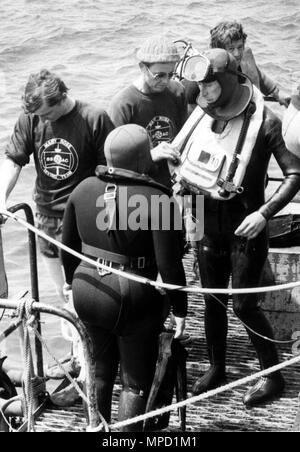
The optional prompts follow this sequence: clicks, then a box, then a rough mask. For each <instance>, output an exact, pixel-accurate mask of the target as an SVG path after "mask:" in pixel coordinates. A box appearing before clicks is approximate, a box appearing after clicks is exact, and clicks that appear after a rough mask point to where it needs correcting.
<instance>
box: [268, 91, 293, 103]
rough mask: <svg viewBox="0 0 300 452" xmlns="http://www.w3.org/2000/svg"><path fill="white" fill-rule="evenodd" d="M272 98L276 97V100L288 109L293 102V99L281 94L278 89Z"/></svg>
mask: <svg viewBox="0 0 300 452" xmlns="http://www.w3.org/2000/svg"><path fill="white" fill-rule="evenodd" d="M271 96H272V97H274V99H275V100H277V102H278V103H279V104H280V105H283V106H284V107H286V108H287V107H288V106H289V103H290V101H291V98H290V97H287V96H284V95H283V94H281V92H280V91H279V89H278V88H276V89H275V91H274V92H273V93H272V94H271Z"/></svg>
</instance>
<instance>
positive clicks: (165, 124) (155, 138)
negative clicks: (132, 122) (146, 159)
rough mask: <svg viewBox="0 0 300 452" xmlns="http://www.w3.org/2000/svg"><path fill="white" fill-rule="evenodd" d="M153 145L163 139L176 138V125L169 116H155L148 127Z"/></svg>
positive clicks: (168, 140)
mask: <svg viewBox="0 0 300 452" xmlns="http://www.w3.org/2000/svg"><path fill="white" fill-rule="evenodd" d="M146 129H147V132H148V134H149V136H150V139H151V141H152V144H153V147H155V146H157V145H158V144H159V143H161V142H162V141H167V142H168V143H170V141H171V140H172V139H173V138H174V130H175V128H174V125H173V122H172V121H171V119H170V118H168V117H167V116H154V118H152V119H151V121H150V122H149V124H148V125H147V127H146Z"/></svg>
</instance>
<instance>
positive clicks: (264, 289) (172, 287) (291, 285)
mask: <svg viewBox="0 0 300 452" xmlns="http://www.w3.org/2000/svg"><path fill="white" fill-rule="evenodd" d="M0 214H1V215H3V216H7V217H10V218H12V219H13V220H15V221H17V222H18V223H20V224H21V225H23V226H24V227H26V228H27V229H29V230H31V231H33V232H34V233H35V234H36V235H38V236H40V237H43V238H44V239H45V240H47V241H48V242H50V243H53V244H54V245H56V246H57V247H59V248H60V249H62V250H64V251H66V252H67V253H69V254H72V255H73V256H74V257H77V259H80V260H82V261H84V262H87V263H88V264H90V265H92V266H94V267H96V268H98V269H99V268H100V269H104V270H107V271H109V272H110V273H114V274H116V275H119V276H122V277H123V278H127V279H129V280H132V281H135V282H139V283H141V284H148V285H150V286H153V287H159V288H161V289H167V290H180V291H183V292H188V293H199V294H205V293H207V294H212V293H215V294H226V295H232V294H237V295H238V294H254V293H267V292H275V291H279V290H285V289H293V288H295V287H299V286H300V281H296V282H291V283H285V284H278V285H276V286H275V285H273V286H264V287H250V288H243V289H232V288H231V289H219V288H218V289H217V288H207V287H205V288H204V287H188V286H179V285H176V284H169V283H163V282H158V281H153V280H151V279H149V278H144V277H142V276H139V275H135V274H133V273H127V272H125V271H122V270H118V269H116V268H112V267H109V266H107V265H104V264H101V263H99V262H96V261H94V260H93V259H90V258H88V257H87V256H84V255H83V254H81V253H79V252H77V251H74V250H72V249H71V248H69V247H68V246H66V245H64V244H63V243H61V242H59V241H57V240H55V239H53V238H52V237H50V236H48V235H47V234H45V233H44V232H42V231H39V230H38V229H37V228H36V227H34V226H32V225H31V224H29V223H27V221H25V220H23V219H22V218H20V217H18V216H17V215H15V214H13V213H11V212H9V211H7V210H6V211H3V212H0Z"/></svg>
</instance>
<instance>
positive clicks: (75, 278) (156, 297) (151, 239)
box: [62, 124, 187, 431]
mask: <svg viewBox="0 0 300 452" xmlns="http://www.w3.org/2000/svg"><path fill="white" fill-rule="evenodd" d="M105 156H106V160H107V167H106V166H105V167H104V166H98V167H97V170H96V176H95V177H90V178H88V179H86V180H85V181H84V182H83V183H81V184H80V185H79V186H78V187H77V188H76V189H75V190H74V191H73V193H72V195H71V197H70V199H69V201H68V204H67V207H66V212H65V216H64V224H63V243H64V244H65V245H67V246H69V247H71V248H73V249H75V250H78V251H79V250H82V252H83V253H84V254H85V255H86V256H88V257H89V258H90V259H93V260H95V261H98V262H100V263H103V264H105V265H106V266H108V267H111V268H113V269H119V270H124V271H126V272H130V273H131V274H137V275H139V276H142V277H145V278H150V279H152V280H153V279H154V280H155V279H156V276H157V272H158V271H159V272H160V274H161V277H162V280H163V281H164V282H168V283H172V284H180V285H185V276H184V270H183V266H182V262H181V252H180V243H179V238H178V234H179V232H178V230H176V229H175V222H174V220H175V216H176V212H177V219H179V223H181V218H180V213H179V212H178V211H177V209H178V208H177V204H176V203H171V204H170V205H169V200H170V197H171V192H170V191H169V190H168V189H167V188H166V187H165V186H163V185H161V184H158V183H157V182H155V181H154V180H153V179H151V178H150V177H148V176H146V175H145V174H147V173H148V171H149V168H150V167H151V165H152V160H151V157H150V141H149V137H148V134H147V132H146V130H145V129H144V128H143V127H141V126H138V125H136V124H127V125H123V126H120V127H118V128H116V129H115V130H114V131H112V132H111V133H110V134H109V136H108V138H107V140H106V142H105ZM107 194H108V196H107ZM160 197H162V199H163V200H164V202H165V203H167V205H168V206H169V207H171V210H170V211H169V213H171V212H172V209H174V212H173V213H171V214H170V217H169V218H168V220H169V221H168V224H169V227H168V228H166V229H165V230H164V226H163V225H164V224H166V223H165V222H164V220H163V215H164V214H165V212H166V208H163V209H151V205H152V202H153V201H155V200H158V199H159V198H160ZM135 206H136V207H138V206H142V207H141V208H139V220H138V223H137V222H134V218H137V217H136V216H135ZM173 214H174V215H175V216H174V215H173ZM121 223H122V225H121ZM152 225H156V226H153V229H151V228H152ZM62 259H63V264H64V268H65V273H66V280H67V283H68V284H71V283H72V288H73V294H74V306H75V309H76V311H77V313H78V315H79V317H80V318H81V319H82V320H83V321H84V322H85V324H86V326H87V329H88V331H89V333H90V335H91V338H92V340H93V344H94V351H95V359H96V384H97V394H98V405H99V410H100V412H101V413H102V415H103V416H104V417H105V419H106V420H107V421H108V422H109V421H110V412H111V398H112V390H113V385H114V381H115V378H116V374H117V370H118V363H119V362H120V376H121V383H122V391H121V396H120V402H119V420H124V419H127V418H131V417H134V416H136V415H139V414H142V413H144V411H145V408H146V403H147V398H148V395H149V391H150V387H151V384H152V379H153V376H154V370H155V363H156V359H157V351H158V350H157V349H158V335H159V333H160V331H161V329H162V326H163V322H164V318H165V314H166V313H167V312H168V309H166V308H165V306H164V305H165V301H166V300H165V299H164V297H163V296H162V295H161V294H160V292H158V291H157V290H156V289H155V288H154V287H153V286H150V285H149V284H146V285H145V284H141V283H140V282H137V281H135V280H129V279H127V278H126V277H124V276H119V275H117V274H114V273H112V272H110V271H109V269H108V271H106V270H103V269H96V268H95V267H94V266H92V265H89V264H87V263H86V262H84V261H82V262H81V263H80V262H78V259H76V258H74V257H73V256H72V255H70V254H68V253H65V252H63V253H62ZM78 264H80V265H79V266H78ZM77 266H78V268H77V269H76V267H77ZM169 301H170V302H171V305H172V307H173V314H174V316H175V317H174V318H175V323H176V331H175V338H176V337H180V336H181V335H182V334H183V331H184V322H185V316H186V312H187V299H186V294H185V293H183V292H178V291H171V292H170V293H169ZM140 429H141V425H140V424H135V425H131V426H128V427H126V428H125V429H124V431H138V430H140Z"/></svg>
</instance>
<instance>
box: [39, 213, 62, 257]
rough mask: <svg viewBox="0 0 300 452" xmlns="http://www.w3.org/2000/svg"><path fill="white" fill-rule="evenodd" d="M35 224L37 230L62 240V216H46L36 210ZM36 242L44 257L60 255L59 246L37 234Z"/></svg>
mask: <svg viewBox="0 0 300 452" xmlns="http://www.w3.org/2000/svg"><path fill="white" fill-rule="evenodd" d="M35 215H36V226H37V228H38V230H39V231H42V232H44V233H45V234H47V235H49V236H50V237H51V238H53V239H55V240H58V241H59V242H61V240H62V218H57V217H48V216H47V215H42V214H41V213H39V212H36V214H35ZM38 242H39V247H40V251H41V253H42V254H43V255H44V256H45V257H49V258H52V259H53V258H58V257H59V256H60V251H59V248H58V247H57V246H56V245H54V244H53V243H51V242H49V241H48V240H46V239H44V238H43V237H40V236H38Z"/></svg>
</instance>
